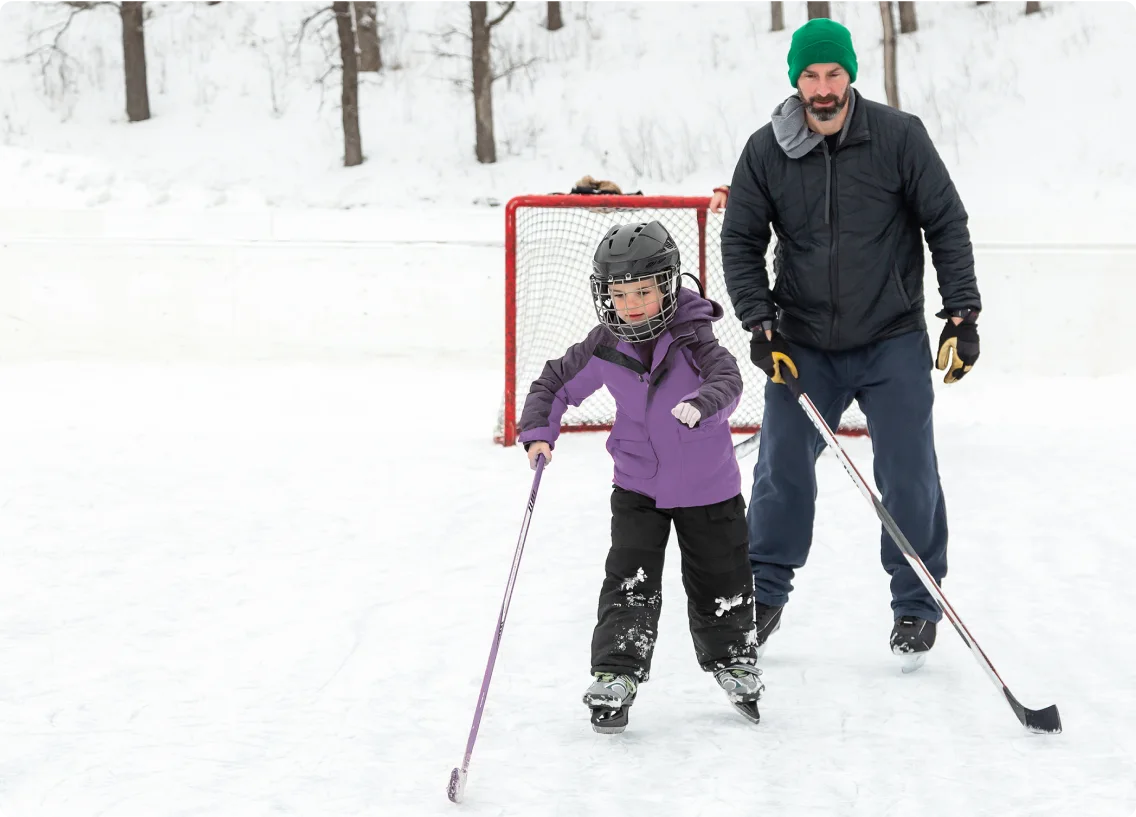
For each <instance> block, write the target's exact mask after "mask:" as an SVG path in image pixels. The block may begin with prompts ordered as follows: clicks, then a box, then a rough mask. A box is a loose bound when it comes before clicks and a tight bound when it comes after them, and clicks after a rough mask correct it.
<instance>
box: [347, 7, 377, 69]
mask: <svg viewBox="0 0 1136 817" xmlns="http://www.w3.org/2000/svg"><path fill="white" fill-rule="evenodd" d="M351 8H352V9H353V10H354V12H355V37H356V39H357V40H358V41H359V70H360V71H367V72H370V73H374V72H376V71H381V70H382V68H383V53H382V49H380V48H379V12H378V4H377V3H352V4H351Z"/></svg>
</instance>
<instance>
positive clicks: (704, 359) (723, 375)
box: [683, 323, 742, 426]
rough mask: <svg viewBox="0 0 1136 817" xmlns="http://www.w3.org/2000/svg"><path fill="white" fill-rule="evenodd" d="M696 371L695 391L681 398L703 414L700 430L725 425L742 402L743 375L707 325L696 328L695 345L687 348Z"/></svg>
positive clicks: (735, 361)
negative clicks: (699, 380)
mask: <svg viewBox="0 0 1136 817" xmlns="http://www.w3.org/2000/svg"><path fill="white" fill-rule="evenodd" d="M687 349H688V351H689V352H690V356H691V359H692V360H693V361H694V366H695V368H697V369H698V372H699V374H700V375H701V376H702V385H701V386H700V387H699V389H698V391H696V392H692V393H691V394H688V395H687V396H686V397H684V398H683V402H686V403H690V404H691V405H692V406H694V407H695V408H696V409H698V410H699V411H700V412H701V413H702V419H701V420H699V421H698V425H700V426H711V425H717V424H719V423H724V422H727V421H728V420H729V419H730V415H731V414H733V413H734V410H735V409H737V407H738V403H739V402H741V398H742V375H741V372H739V371H738V362H737V360H735V359H734V356H733V355H732V354H730V351H729V350H728V349H727V348H726V347H724V346H722V345H721V344H720V343H719V342H718V339H717V338H716V337H715V336H714V330H713V329H712V328H711V326H710V324H709V323H699V324H697V325H696V328H695V341H694V343H692V344H691V345H690V346H688V347H687Z"/></svg>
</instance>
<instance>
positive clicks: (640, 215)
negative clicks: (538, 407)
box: [495, 197, 865, 444]
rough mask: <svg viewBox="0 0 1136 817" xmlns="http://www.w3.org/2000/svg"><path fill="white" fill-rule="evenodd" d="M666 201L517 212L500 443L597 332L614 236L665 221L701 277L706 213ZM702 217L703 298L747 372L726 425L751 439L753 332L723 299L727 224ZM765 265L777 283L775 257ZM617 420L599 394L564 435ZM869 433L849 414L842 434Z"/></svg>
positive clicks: (571, 416)
mask: <svg viewBox="0 0 1136 817" xmlns="http://www.w3.org/2000/svg"><path fill="white" fill-rule="evenodd" d="M573 198H578V197H573ZM526 201H532V199H531V198H530V199H526ZM666 201H667V200H666V199H652V198H650V197H643V198H642V200H641V203H640V202H637V205H638V206H636V207H611V206H607V207H601V206H598V205H600V203H601V202H600V201H596V202H595V204H592V203H591V201H588V202H587V203H581V204H579V205H574V206H540V205H536V204H534V205H529V204H525V205H523V206H518V207H516V209H515V213H516V225H515V248H514V252H515V259H514V260H515V270H516V273H515V329H514V336H513V338H512V341H513V342H512V343H508V342H507V344H506V357H509V356H510V355H512V356H513V363H514V366H515V369H514V371H515V373H516V377H515V388H514V398H513V400H511V401H510V400H509V399H508V396H506V399H504V400H503V401H502V408H501V411H500V413H499V415H498V421H497V428H496V430H495V437H496V439H498V440H500V441H502V442H504V443H506V444H511V443H512V442H513V439H512V436H513V434H514V433H515V432H514V429H515V428H516V423H517V422H519V420H520V415H521V409H522V408H523V407H524V402H525V396H526V395H527V394H528V390H529V386H530V384H531V383H532V381H533V380H534V379H536V377H537V376H539V375H540V373H541V370H542V369H543V368H544V364H545V363H546V362H547V361H548V360H550V359H552V358H557V357H560V356H561V355H563V354H564V352H565V350H566V349H567V348H568V347H569V346H571V345H572V344H573V343H577V342H579V341H581V340H583V339H584V337H585V336H586V335H587V334H588V332H589V331H590V330H591V329H592V327H594V326H595V325H596V323H597V319H596V313H595V308H594V307H593V305H592V298H591V293H590V291H589V286H588V276H589V275H590V274H591V271H592V256H593V255H594V254H595V251H596V246H597V245H598V243H599V241H600V239H601V238H603V236H604V234H605V232H606V231H607V230H608V229H609V228H611V227H612V226H613V225H615V224H622V223H627V222H640V221H653V220H656V219H657V220H659V221H660V222H662V223H663V225H664V226H665V227H666V228H667V230H668V231H669V232H670V234H671V235H672V236H673V237H674V240H675V242H676V243H677V244H678V247H679V252H680V255H681V264H682V271H683V272H684V273H689V274H690V275H693V276H694V277H695V278H698V277H700V276H699V270H700V253H699V246H700V236H699V232H700V229H699V218H698V215H699V209H700V208H698V207H695V206H684V207H673V206H671V207H667V206H664V203H665V202H666ZM671 201H673V200H671ZM686 201H689V200H686ZM708 201H709V199H706V200H704V202H703V203H702V209H703V210H704V208H705V204H706V203H707V202H708ZM589 205H591V206H589ZM704 212H705V235H704V241H703V243H702V246H703V247H704V252H705V263H704V267H705V278H704V283H705V285H706V295H707V297H709V298H711V299H713V300H715V301H717V302H718V303H719V304H721V305H722V308H723V309H724V310H725V312H726V315H725V317H724V318H722V320H720V321H718V322H716V323H715V324H714V330H715V334H716V335H717V337H718V340H719V342H720V343H722V345H724V346H725V347H726V348H728V349H729V350H730V352H731V353H732V354H733V355H734V357H735V358H736V359H737V361H738V368H739V369H740V370H741V373H742V382H743V393H742V400H741V404H740V405H739V406H738V409H737V411H735V412H734V414H733V415H732V417H731V418H730V425H731V426H732V427H733V428H734V429H735V430H736V431H740V432H744V431H753V430H756V429H757V428H759V427H760V424H761V418H762V410H763V406H764V399H763V392H764V389H765V380H766V378H765V374H764V373H763V372H762V371H761V370H760V369H758V368H757V367H756V366H754V365H753V364H752V363H751V362H750V358H749V333H748V332H746V331H745V330H744V329H743V328H742V326H741V323H740V322H739V321H738V320H737V318H736V317H734V312H733V306H732V304H731V303H730V298H729V295H728V294H727V292H726V285H725V281H724V278H723V270H722V254H721V245H720V240H721V228H722V216H721V214H719V215H714V214H712V213H709V212H708V211H705V210H704ZM507 251H508V248H507ZM767 263H768V266H769V269H770V278H771V283H772V268H773V258H772V249H771V251H770V253H769V257H768V258H767ZM683 285H684V286H687V287H690V288H694V287H695V284H694V282H693V281H691V280H690V279H689V278H684V279H683ZM506 366H508V362H507V363H506ZM507 371H508V369H507ZM506 379H507V378H506ZM506 388H507V389H508V386H507V387H506ZM510 404H511V405H510ZM506 412H511V413H512V415H513V423H512V424H510V427H509V428H506V423H505V416H506ZM614 419H615V401H614V400H612V398H611V396H610V395H609V394H608V393H607V390H606V389H600V390H599V391H598V392H596V393H595V394H593V395H592V396H591V397H589V398H588V399H587V400H585V401H584V402H583V403H582V404H581V405H580V406H578V407H573V406H569V408H568V410H567V411H566V412H565V414H564V419H563V421H562V428H563V429H564V430H566V431H567V430H573V431H576V430H589V429H603V428H608V427H610V426H611V423H612V422H613V421H614ZM864 426H865V421H864V418H863V415H862V414H860V411H859V409H858V408H856V406H855V405H853V407H852V408H851V409H849V411H848V412H846V413H845V415H844V418H843V420H842V421H841V429H843V430H852V429H862V428H863V427H864Z"/></svg>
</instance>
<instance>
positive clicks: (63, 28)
mask: <svg viewBox="0 0 1136 817" xmlns="http://www.w3.org/2000/svg"><path fill="white" fill-rule="evenodd" d="M61 5H63V6H66V7H67V9H68V10H69V14H68V15H67V19H66V20H64V21H63V22H62V23H58V24H55V25H52V26H49V27H48V28H46V29H43V30H41V31H37V32H35V33H34V34H33V35H32V37H31V38H32V39H33V40H35V39H38V38H39V37H40V36H42V35H44V34H52V35H53V36H52V38H51V42H49V43H46V44H41V45H38V46H36V47H35V48H33V49H32V50H31V51H29V52H28V53H27V54H25V55H24V59H25V60H29V61H30V60H33V59H38V60H39V65H40V70H41V71H42V72H43V76H44V87H45V90H46V89H47V87H48V82H47V78H48V73H49V71H52V72H57V73H58V76H59V82H60V85H61V86H62V88H63V90H64V91H66V89H67V88H68V87H69V86H70V80H69V71H68V68H69V67H70V68H72V69H76V68H78V63H77V62H76V60H75V59H74V58H73V57H72V56H71V55H70V54H68V53H67V51H66V50H65V49H64V47H63V35H64V34H66V33H67V30H68V29H69V28H70V27H71V23H72V21H74V19H75V17H76V16H77V15H79V14H82V13H83V12H85V11H90V10H92V9H94V8H97V7H98V6H110V7H111V8H114V9H116V10H117V11H118V15H119V19H120V20H121V21H122V74H123V81H124V85H125V88H126V118H127V119H129V120H130V121H131V122H142V121H144V120H146V119H149V118H150V92H149V86H148V84H147V81H146V38H145V33H144V13H143V4H142V3H140V2H122V3H113V2H89V3H88V2H68V3H63V4H61ZM72 89H73V88H72Z"/></svg>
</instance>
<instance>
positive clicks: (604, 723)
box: [584, 672, 638, 735]
mask: <svg viewBox="0 0 1136 817" xmlns="http://www.w3.org/2000/svg"><path fill="white" fill-rule="evenodd" d="M637 688H638V684H637V683H636V681H635V679H634V678H632V677H631V676H630V675H615V674H613V673H610V672H597V673H595V680H594V681H593V682H592V685H591V686H590V687H588V689H587V691H585V692H584V705H585V706H587V707H588V708H589V709H591V710H592V729H593V730H595V731H596V732H599V733H600V734H603V735H614V734H619V733H620V732H622V731H623V730H624V729H626V728H627V710H628V709H630V708H631V705H632V704H633V703H635V690H636V689H637Z"/></svg>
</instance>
